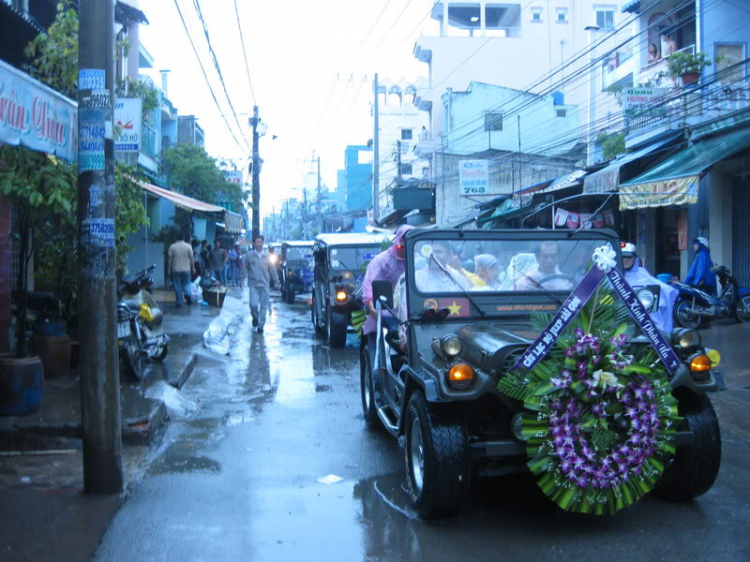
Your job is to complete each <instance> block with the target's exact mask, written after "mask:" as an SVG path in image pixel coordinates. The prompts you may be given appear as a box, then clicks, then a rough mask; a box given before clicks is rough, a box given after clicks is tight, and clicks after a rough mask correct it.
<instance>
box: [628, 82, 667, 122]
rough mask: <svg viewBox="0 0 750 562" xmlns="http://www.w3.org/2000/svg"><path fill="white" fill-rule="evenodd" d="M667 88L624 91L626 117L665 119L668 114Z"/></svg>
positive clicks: (629, 89)
mask: <svg viewBox="0 0 750 562" xmlns="http://www.w3.org/2000/svg"><path fill="white" fill-rule="evenodd" d="M666 95H667V90H666V89H665V88H626V89H624V90H623V91H622V108H623V109H624V110H625V115H626V116H628V117H632V116H634V115H639V116H650V117H664V116H666V114H667V106H666V100H667V98H666Z"/></svg>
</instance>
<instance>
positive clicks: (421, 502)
mask: <svg viewBox="0 0 750 562" xmlns="http://www.w3.org/2000/svg"><path fill="white" fill-rule="evenodd" d="M404 430H405V433H406V447H405V451H406V474H407V477H408V479H409V490H410V494H411V498H412V501H414V504H415V506H416V509H417V512H418V513H419V515H421V516H422V517H424V518H426V519H440V518H445V517H450V516H452V515H455V514H456V513H458V511H459V510H460V508H461V504H462V502H463V499H464V497H465V495H466V492H467V491H468V489H469V455H468V443H467V439H466V434H465V433H464V430H463V427H462V426H461V425H460V424H458V423H455V422H453V421H450V420H447V419H440V417H439V416H437V415H434V414H433V413H432V412H430V410H429V409H428V407H427V402H426V401H425V399H424V396H422V393H421V392H420V391H415V392H414V393H413V394H412V395H411V398H410V399H409V405H408V406H407V410H406V419H405V425H404Z"/></svg>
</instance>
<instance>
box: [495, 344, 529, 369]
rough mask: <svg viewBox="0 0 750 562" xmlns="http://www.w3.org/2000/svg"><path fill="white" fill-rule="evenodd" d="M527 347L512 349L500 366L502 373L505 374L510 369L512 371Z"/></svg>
mask: <svg viewBox="0 0 750 562" xmlns="http://www.w3.org/2000/svg"><path fill="white" fill-rule="evenodd" d="M524 351H526V350H525V349H514V350H513V351H511V352H510V353H509V354H508V356H507V357H506V358H505V359H504V360H503V364H502V366H501V367H500V370H501V372H500V374H501V375H504V374H505V373H507V372H508V371H510V370H511V369H512V368H513V366H514V365H515V364H516V363H517V362H518V360H519V359H520V358H521V355H523V353H524Z"/></svg>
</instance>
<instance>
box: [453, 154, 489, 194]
mask: <svg viewBox="0 0 750 562" xmlns="http://www.w3.org/2000/svg"><path fill="white" fill-rule="evenodd" d="M458 185H459V190H460V193H461V195H463V196H466V195H486V194H487V193H488V192H489V190H490V179H489V173H488V171H487V160H459V162H458Z"/></svg>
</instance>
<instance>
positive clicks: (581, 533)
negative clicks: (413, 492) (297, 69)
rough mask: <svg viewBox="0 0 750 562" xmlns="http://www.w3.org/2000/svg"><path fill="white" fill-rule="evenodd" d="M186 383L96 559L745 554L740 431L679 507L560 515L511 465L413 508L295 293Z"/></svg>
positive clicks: (353, 386) (348, 360) (395, 448)
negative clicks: (451, 499)
mask: <svg viewBox="0 0 750 562" xmlns="http://www.w3.org/2000/svg"><path fill="white" fill-rule="evenodd" d="M244 298H245V300H247V295H245V296H244ZM183 394H184V396H185V397H186V398H189V399H191V400H194V401H199V410H198V412H197V413H196V414H195V415H194V416H192V417H191V418H189V419H186V420H183V421H173V422H172V423H171V425H170V427H169V429H168V430H167V433H166V435H165V438H164V441H163V443H162V446H161V448H160V450H159V451H157V452H156V454H155V458H154V460H153V463H152V465H151V468H150V470H149V472H148V474H147V476H146V477H145V478H144V480H143V481H142V482H141V483H140V484H139V485H138V486H137V487H136V489H135V490H134V491H133V493H132V495H131V496H130V498H129V499H128V501H127V502H126V504H125V506H124V507H123V509H122V510H121V511H120V513H119V514H118V515H117V517H116V518H115V520H114V522H113V524H112V526H111V528H110V529H109V531H108V532H107V534H106V535H105V537H104V539H103V542H102V545H101V547H100V548H99V550H98V551H97V554H96V559H97V560H107V561H109V560H118V561H119V560H123V561H130V560H132V561H136V560H137V561H141V560H181V561H182V560H186V561H190V560H212V561H220V560H221V561H224V560H226V561H233V560H243V561H244V560H250V561H266V560H281V561H287V560H290V561H296V560H305V561H308V560H325V561H327V562H331V561H338V560H346V561H348V560H368V561H375V560H383V561H399V560H430V561H432V560H457V559H466V558H469V557H470V558H471V559H473V560H499V559H506V560H561V559H565V558H568V559H570V560H597V561H599V560H602V559H607V560H631V559H634V558H643V557H648V558H649V559H660V560H681V559H688V558H690V559H693V560H695V559H704V558H706V559H707V558H709V557H710V558H711V559H721V560H734V559H738V560H739V559H743V557H744V559H748V556H747V555H748V553H749V551H748V550H747V548H748V547H747V542H745V543H744V546H743V544H742V539H740V538H739V537H740V536H744V534H743V535H740V532H742V533H744V531H741V530H742V529H743V527H744V526H746V524H747V523H748V520H749V519H748V505H750V496H749V493H748V490H747V487H746V485H744V486H743V485H741V484H740V482H745V484H746V473H744V471H742V470H740V469H739V467H740V466H741V462H744V461H741V459H742V458H744V457H746V456H747V455H748V453H749V452H750V448H748V446H747V444H746V443H745V444H735V445H734V446H727V447H725V459H724V463H725V464H724V468H723V470H722V473H721V474H720V476H719V481H718V482H717V484H716V486H715V487H714V489H713V490H712V491H711V492H709V493H708V494H707V495H706V496H704V497H703V498H701V499H700V500H699V501H697V502H693V503H689V504H668V503H664V502H661V501H659V500H656V499H651V498H646V500H644V501H642V502H641V503H640V504H637V505H635V506H634V507H633V508H631V509H628V510H626V511H625V512H623V513H621V514H618V515H617V516H615V517H612V518H600V519H594V518H591V517H584V516H571V515H569V514H565V513H563V512H561V511H560V510H559V509H557V508H556V507H555V506H554V505H552V504H551V503H550V502H547V501H546V500H545V498H544V497H542V496H541V493H540V492H539V490H538V488H537V487H536V485H535V484H534V483H533V482H532V481H531V479H529V478H526V477H512V478H504V479H496V480H488V481H480V482H475V483H474V485H473V488H472V492H471V495H470V497H469V498H468V499H467V506H466V509H465V510H464V512H463V514H462V515H461V516H460V517H459V518H458V519H455V520H452V521H446V522H441V523H426V522H423V521H420V520H418V519H417V518H416V517H415V516H414V513H413V511H412V509H411V506H410V502H409V499H408V495H407V494H406V492H405V491H404V489H403V486H404V462H403V453H402V451H401V449H400V448H399V444H398V442H396V441H395V440H393V439H391V438H390V437H388V436H386V435H385V434H384V433H382V432H371V431H368V430H366V429H365V427H364V422H363V419H362V413H361V407H360V397H359V367H358V352H357V349H356V348H355V347H350V348H346V349H344V350H329V349H327V347H326V346H325V345H324V343H323V341H322V340H320V339H316V338H315V337H314V336H313V330H312V326H311V324H310V315H309V306H308V305H307V304H305V303H304V302H303V301H302V300H301V299H298V301H297V303H296V304H295V305H292V306H289V305H286V304H283V303H281V302H280V301H278V300H275V301H274V304H273V311H272V316H271V318H270V319H269V322H268V324H267V325H266V332H265V334H262V335H260V334H257V333H254V332H252V328H251V327H250V323H249V321H248V318H244V319H243V321H242V322H241V323H240V324H239V325H238V326H237V327H236V330H235V332H234V334H233V337H232V349H231V353H230V355H229V357H221V356H217V355H215V354H211V353H210V352H208V351H206V350H203V351H202V352H201V361H200V362H199V364H198V368H197V369H196V371H195V373H194V374H193V376H192V378H191V379H190V380H189V381H188V383H187V385H186V386H185V387H184V389H183ZM329 475H334V476H338V477H340V478H342V479H343V480H341V481H339V482H337V483H333V484H330V485H326V484H323V483H320V482H318V481H317V480H318V479H322V478H323V477H326V476H329ZM743 475H744V476H743ZM334 480H335V479H334ZM731 535H735V536H736V537H737V540H734V541H733V540H727V537H728V536H731ZM665 539H668V540H665ZM743 548H744V550H743ZM636 554H637V555H636Z"/></svg>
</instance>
